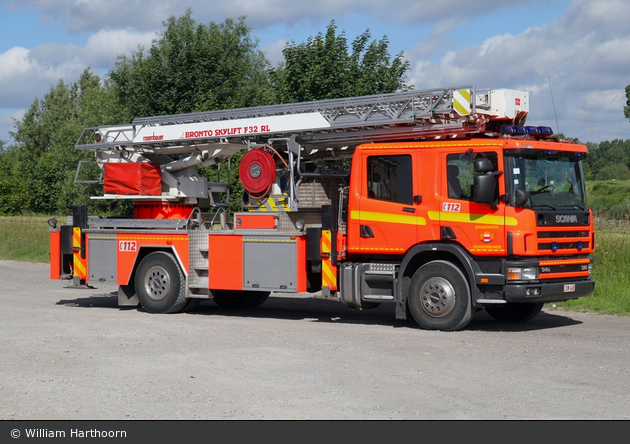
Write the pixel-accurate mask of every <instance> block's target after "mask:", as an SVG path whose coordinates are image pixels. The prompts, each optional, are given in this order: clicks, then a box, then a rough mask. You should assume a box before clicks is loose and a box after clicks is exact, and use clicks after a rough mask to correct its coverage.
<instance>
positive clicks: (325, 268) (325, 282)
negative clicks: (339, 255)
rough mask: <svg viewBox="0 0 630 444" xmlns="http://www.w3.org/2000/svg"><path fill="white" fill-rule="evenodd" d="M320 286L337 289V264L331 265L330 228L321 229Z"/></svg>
mask: <svg viewBox="0 0 630 444" xmlns="http://www.w3.org/2000/svg"><path fill="white" fill-rule="evenodd" d="M321 251H322V287H328V288H330V289H331V290H337V266H336V265H333V263H332V258H331V257H330V256H331V252H332V233H331V231H330V230H322V244H321Z"/></svg>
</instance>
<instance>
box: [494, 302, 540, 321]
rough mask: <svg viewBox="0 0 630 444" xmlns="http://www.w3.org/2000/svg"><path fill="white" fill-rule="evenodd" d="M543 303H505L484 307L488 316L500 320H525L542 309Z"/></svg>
mask: <svg viewBox="0 0 630 444" xmlns="http://www.w3.org/2000/svg"><path fill="white" fill-rule="evenodd" d="M543 305H544V303H542V302H534V303H523V304H518V303H507V304H501V305H488V306H487V307H484V308H485V310H486V311H487V312H488V314H489V315H490V316H492V317H493V318H494V319H496V320H497V321H502V322H525V321H529V320H530V319H532V318H533V317H534V316H536V315H537V314H538V313H540V310H541V309H542V307H543Z"/></svg>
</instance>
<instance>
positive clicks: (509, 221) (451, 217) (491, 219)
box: [428, 211, 518, 226]
mask: <svg viewBox="0 0 630 444" xmlns="http://www.w3.org/2000/svg"><path fill="white" fill-rule="evenodd" d="M428 216H429V219H431V220H439V221H444V222H463V223H468V224H487V225H510V226H516V225H517V224H518V220H517V219H516V218H515V217H504V216H493V215H490V214H473V213H451V212H449V211H429V212H428Z"/></svg>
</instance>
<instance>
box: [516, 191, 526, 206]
mask: <svg viewBox="0 0 630 444" xmlns="http://www.w3.org/2000/svg"><path fill="white" fill-rule="evenodd" d="M528 200H529V193H528V192H527V191H525V190H523V189H519V190H516V199H515V201H514V205H515V206H516V207H517V208H523V207H524V206H525V204H526V203H527V201H528Z"/></svg>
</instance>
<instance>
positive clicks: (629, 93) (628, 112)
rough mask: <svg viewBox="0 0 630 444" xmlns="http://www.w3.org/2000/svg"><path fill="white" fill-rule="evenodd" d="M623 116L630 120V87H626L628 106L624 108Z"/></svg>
mask: <svg viewBox="0 0 630 444" xmlns="http://www.w3.org/2000/svg"><path fill="white" fill-rule="evenodd" d="M623 114H624V115H625V116H626V117H627V118H628V119H630V85H628V86H626V106H624V107H623Z"/></svg>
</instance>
